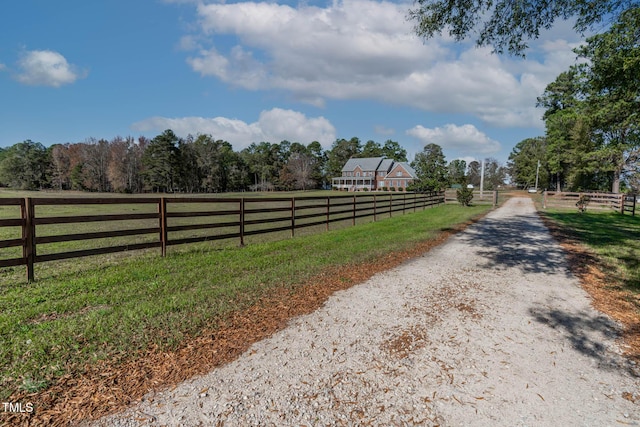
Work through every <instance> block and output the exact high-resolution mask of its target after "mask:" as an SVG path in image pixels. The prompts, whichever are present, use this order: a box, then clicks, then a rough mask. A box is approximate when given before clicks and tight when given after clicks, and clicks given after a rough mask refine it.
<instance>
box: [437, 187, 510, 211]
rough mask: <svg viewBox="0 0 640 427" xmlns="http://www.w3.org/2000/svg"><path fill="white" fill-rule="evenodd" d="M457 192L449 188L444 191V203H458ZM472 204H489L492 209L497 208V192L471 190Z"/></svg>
mask: <svg viewBox="0 0 640 427" xmlns="http://www.w3.org/2000/svg"><path fill="white" fill-rule="evenodd" d="M457 191H458V190H456V189H453V188H449V189H447V190H446V191H445V202H446V203H458V193H457ZM471 203H472V204H479V205H484V204H489V203H490V204H491V205H492V206H493V207H496V206H498V192H497V191H488V190H487V191H482V192H480V190H473V200H472V201H471Z"/></svg>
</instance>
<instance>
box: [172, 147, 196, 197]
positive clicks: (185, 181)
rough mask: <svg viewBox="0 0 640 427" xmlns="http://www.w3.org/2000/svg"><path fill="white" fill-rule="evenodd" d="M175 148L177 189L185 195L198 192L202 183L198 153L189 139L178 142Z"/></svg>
mask: <svg viewBox="0 0 640 427" xmlns="http://www.w3.org/2000/svg"><path fill="white" fill-rule="evenodd" d="M177 147H178V149H177V154H178V156H177V160H176V162H177V165H176V167H177V171H176V172H177V183H178V185H177V188H178V189H179V190H180V191H182V192H185V193H194V192H198V191H200V186H201V181H202V178H201V174H200V168H199V167H198V152H197V151H196V148H195V147H194V144H193V142H192V141H191V140H190V139H187V140H182V139H180V140H178V146H177Z"/></svg>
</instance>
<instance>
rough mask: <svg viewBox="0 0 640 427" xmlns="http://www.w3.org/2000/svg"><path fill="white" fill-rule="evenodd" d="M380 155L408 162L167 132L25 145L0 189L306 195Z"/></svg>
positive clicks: (7, 153) (356, 145)
mask: <svg viewBox="0 0 640 427" xmlns="http://www.w3.org/2000/svg"><path fill="white" fill-rule="evenodd" d="M352 156H353V157H376V156H386V157H388V158H392V159H394V160H397V161H407V157H406V156H407V152H406V150H405V149H404V148H402V147H401V146H400V144H399V143H398V142H396V141H391V140H387V141H386V142H385V143H384V144H380V143H378V142H375V141H367V142H366V143H365V144H362V143H361V141H360V140H359V139H358V138H355V137H354V138H351V139H349V140H346V139H338V140H336V141H335V142H334V144H333V145H332V147H331V149H329V150H323V148H322V146H321V145H320V143H319V142H317V141H313V142H311V143H309V144H308V145H304V144H301V143H299V142H289V141H281V142H280V143H277V144H276V143H270V142H260V143H253V144H251V145H250V146H249V147H247V148H245V149H243V150H241V151H239V152H238V151H234V149H233V147H232V145H231V143H229V142H227V141H223V140H216V139H214V138H213V137H211V136H210V135H198V136H188V137H186V138H184V139H183V138H179V137H177V136H176V135H175V133H174V132H173V131H171V130H166V131H164V132H163V133H162V134H160V135H158V136H156V137H155V138H153V139H148V138H145V137H139V138H137V139H135V138H133V137H126V138H122V137H116V138H113V139H112V140H110V141H108V140H105V139H100V140H97V139H93V138H90V139H88V140H86V141H85V142H81V143H68V144H55V145H52V146H50V147H45V146H44V145H43V144H41V143H39V142H33V141H30V140H27V141H24V142H21V143H18V144H15V145H13V146H11V147H9V148H6V149H0V185H3V186H7V187H12V188H16V189H22V190H37V189H54V190H79V191H95V192H120V193H142V192H184V193H199V192H202V193H221V192H227V191H245V190H251V191H269V190H297V189H302V190H307V189H315V188H326V187H327V186H328V185H330V183H331V178H332V177H336V176H339V175H340V174H341V169H342V167H343V166H344V164H345V163H346V161H347V160H348V159H349V158H350V157H352Z"/></svg>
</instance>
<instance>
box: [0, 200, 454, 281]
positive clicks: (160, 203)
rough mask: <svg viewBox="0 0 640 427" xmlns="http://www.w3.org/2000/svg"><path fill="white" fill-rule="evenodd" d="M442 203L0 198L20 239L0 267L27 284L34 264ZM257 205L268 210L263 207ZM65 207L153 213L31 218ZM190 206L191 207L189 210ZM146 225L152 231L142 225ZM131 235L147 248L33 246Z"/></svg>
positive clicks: (5, 244)
mask: <svg viewBox="0 0 640 427" xmlns="http://www.w3.org/2000/svg"><path fill="white" fill-rule="evenodd" d="M442 203H444V193H443V192H434V193H396V194H393V193H384V194H371V193H370V194H364V195H345V196H342V195H338V196H326V197H313V196H309V197H286V198H284V197H281V198H222V197H209V198H206V197H180V198H173V197H136V198H128V197H126V198H124V197H122V198H117V197H116V198H111V197H108V198H107V197H105V198H4V199H3V198H0V207H3V206H15V207H18V208H19V211H20V213H19V217H17V218H7V219H0V228H4V227H19V228H20V233H21V237H20V238H11V239H5V240H0V249H2V248H22V256H20V257H13V258H5V259H2V258H0V268H3V267H13V266H20V265H25V266H26V268H27V280H28V281H29V282H31V281H33V280H35V273H34V264H36V263H40V262H47V261H55V260H64V259H70V258H78V257H84V256H90V255H101V254H110V253H115V252H123V251H131V250H140V249H149V248H159V249H160V253H161V255H162V256H166V253H167V247H168V246H172V245H180V244H187V243H195V242H203V241H213V240H222V239H239V243H240V245H244V244H245V237H247V236H252V235H258V234H265V233H274V232H279V231H290V233H291V236H292V237H293V236H294V235H295V231H296V230H297V229H300V228H305V227H312V226H320V225H324V226H325V229H326V230H329V224H331V223H334V222H338V221H350V222H351V225H355V224H356V220H357V219H359V218H365V217H373V221H376V220H377V219H378V218H380V217H381V216H389V217H390V216H392V215H393V213H394V212H402V213H403V214H404V213H406V212H409V211H411V212H415V211H416V210H417V209H425V208H427V207H430V206H434V205H439V204H442ZM265 204H269V205H271V206H269V207H264V206H265ZM73 205H109V206H111V205H136V206H137V205H141V206H143V205H146V206H148V207H151V208H153V206H155V208H154V209H153V211H151V212H140V213H130V212H129V213H111V212H109V213H106V214H97V215H91V214H87V215H54V216H42V215H40V214H39V212H38V215H36V207H38V206H49V207H51V206H58V207H59V208H60V207H68V206H73ZM194 205H196V206H197V208H195V209H194V208H191V206H194ZM147 210H149V208H148V209H147ZM134 220H146V222H147V224H146V225H145V226H144V227H143V226H137V228H135V227H136V226H133V227H134V228H131V227H132V226H131V225H130V224H131V223H130V222H129V223H128V224H129V226H128V227H124V226H122V227H120V228H118V229H115V230H113V229H112V230H108V231H92V232H83V233H77V232H72V233H69V232H65V233H63V234H51V233H50V232H49V233H45V234H46V235H42V236H41V235H40V233H39V231H40V229H41V228H42V227H45V226H52V225H59V224H67V225H77V224H91V223H104V222H110V223H115V224H122V223H123V222H124V221H134ZM149 222H151V223H153V224H154V225H152V226H150V224H149ZM194 232H196V233H195V234H197V235H194ZM185 233H191V234H190V235H185ZM131 236H145V237H146V238H147V241H143V242H126V243H122V244H116V245H112V246H100V247H92V248H88V249H74V250H62V251H58V252H54V253H44V254H38V247H39V246H42V245H47V244H54V243H57V244H61V243H68V242H78V241H87V240H91V241H93V240H96V239H106V238H122V237H131ZM149 236H151V241H149ZM154 236H155V237H154Z"/></svg>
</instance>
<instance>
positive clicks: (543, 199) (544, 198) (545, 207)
mask: <svg viewBox="0 0 640 427" xmlns="http://www.w3.org/2000/svg"><path fill="white" fill-rule="evenodd" d="M542 208H543V209H547V190H544V192H543V193H542Z"/></svg>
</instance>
